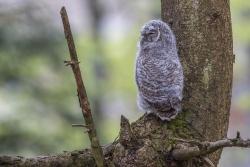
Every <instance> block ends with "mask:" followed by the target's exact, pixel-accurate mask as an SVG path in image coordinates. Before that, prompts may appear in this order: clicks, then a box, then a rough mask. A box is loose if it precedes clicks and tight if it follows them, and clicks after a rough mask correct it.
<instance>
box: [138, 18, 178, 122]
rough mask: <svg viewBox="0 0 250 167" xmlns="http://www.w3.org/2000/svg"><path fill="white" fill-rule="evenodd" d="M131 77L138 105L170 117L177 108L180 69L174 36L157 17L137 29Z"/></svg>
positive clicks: (150, 111)
mask: <svg viewBox="0 0 250 167" xmlns="http://www.w3.org/2000/svg"><path fill="white" fill-rule="evenodd" d="M135 80H136V84H137V87H138V95H137V96H138V99H137V104H138V107H139V108H140V109H141V110H143V111H145V112H147V113H153V114H155V115H156V116H158V117H159V118H160V119H161V120H167V121H170V120H171V119H174V118H175V117H176V116H177V114H178V113H179V112H180V111H181V100H182V90H183V70H182V65H181V63H180V60H179V57H178V53H177V47H176V40H175V36H174V33H173V32H172V30H171V29H170V27H169V26H168V25H167V24H166V23H164V22H163V21H161V20H151V21H149V22H147V23H146V24H145V25H144V26H143V27H142V30H141V36H140V40H139V42H138V52H137V56H136V67H135Z"/></svg>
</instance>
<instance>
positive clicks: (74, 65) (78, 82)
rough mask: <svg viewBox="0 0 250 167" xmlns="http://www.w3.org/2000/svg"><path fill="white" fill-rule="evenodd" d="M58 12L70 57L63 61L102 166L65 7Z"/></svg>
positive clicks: (96, 158) (98, 145)
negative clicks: (69, 70) (72, 82)
mask: <svg viewBox="0 0 250 167" xmlns="http://www.w3.org/2000/svg"><path fill="white" fill-rule="evenodd" d="M60 13H61V17H62V22H63V27H64V33H65V38H66V40H67V43H68V48H69V53H70V58H71V60H70V61H65V64H66V65H70V66H71V68H72V71H73V73H74V76H75V80H76V85H77V92H78V98H79V103H80V107H81V109H82V114H83V117H84V120H85V123H86V126H87V127H88V130H87V132H88V136H89V139H90V142H91V148H92V153H93V156H94V158H95V161H96V164H97V166H98V167H103V166H104V156H103V151H102V148H101V146H100V143H99V140H98V138H97V134H96V129H95V126H94V121H93V118H92V114H91V109H90V105H89V101H88V97H87V93H86V90H85V86H84V83H83V80H82V75H81V71H80V67H79V61H78V58H77V53H76V49H75V44H74V40H73V35H72V33H71V29H70V24H69V20H68V15H67V12H66V9H65V7H62V9H61V12H60Z"/></svg>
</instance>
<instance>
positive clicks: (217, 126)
mask: <svg viewBox="0 0 250 167" xmlns="http://www.w3.org/2000/svg"><path fill="white" fill-rule="evenodd" d="M162 19H163V20H164V21H165V22H167V23H169V24H170V25H171V26H172V28H173V30H174V32H175V34H176V39H177V43H178V49H179V55H180V58H181V62H182V64H183V67H184V76H185V88H184V100H183V109H184V110H185V111H186V112H188V120H189V121H190V122H191V124H192V125H193V126H194V127H195V129H197V130H198V131H199V132H200V133H201V134H203V139H204V140H210V141H213V140H217V139H220V138H223V137H225V136H226V134H227V129H228V122H229V111H230V100H231V90H232V77H233V62H234V55H233V44H232V29H231V16H230V6H229V0H224V1H221V0H213V1H208V0H206V1H197V0H187V1H176V0H162ZM220 153H221V151H220V152H217V153H216V154H213V158H212V160H213V162H214V164H217V163H218V160H219V157H220Z"/></svg>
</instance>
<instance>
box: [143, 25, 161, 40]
mask: <svg viewBox="0 0 250 167" xmlns="http://www.w3.org/2000/svg"><path fill="white" fill-rule="evenodd" d="M142 36H143V37H145V38H146V39H147V41H148V42H156V41H158V40H159V38H160V36H161V33H160V28H157V29H155V28H151V27H150V28H149V29H148V30H145V31H144V33H143V34H142Z"/></svg>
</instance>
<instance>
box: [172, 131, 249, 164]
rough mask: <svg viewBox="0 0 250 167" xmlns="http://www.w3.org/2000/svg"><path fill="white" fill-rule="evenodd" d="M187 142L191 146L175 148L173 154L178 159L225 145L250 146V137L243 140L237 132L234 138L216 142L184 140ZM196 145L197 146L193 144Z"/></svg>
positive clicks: (204, 152)
mask: <svg viewBox="0 0 250 167" xmlns="http://www.w3.org/2000/svg"><path fill="white" fill-rule="evenodd" d="M179 141H180V140H179ZM182 142H185V143H190V144H191V145H190V146H186V145H185V146H184V145H183V146H182V147H180V148H176V149H173V151H172V156H173V157H174V159H176V160H188V159H191V158H193V157H197V156H204V155H207V154H210V153H213V152H215V151H217V150H219V149H221V148H224V147H245V148H250V139H248V140H243V139H241V137H240V133H239V132H237V136H236V138H233V139H222V140H218V141H215V142H208V141H204V142H198V143H197V141H196V142H193V141H190V142H189V141H184V140H182ZM193 145H195V146H193Z"/></svg>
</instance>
